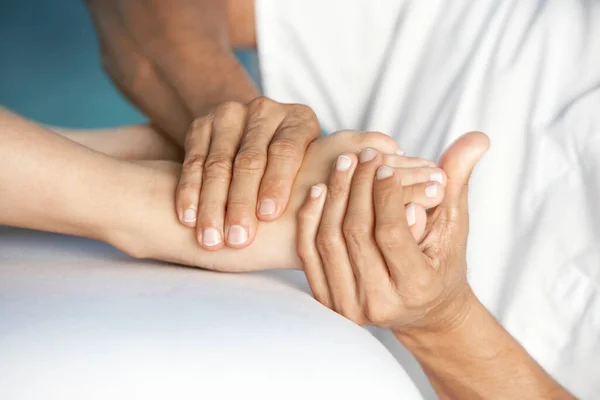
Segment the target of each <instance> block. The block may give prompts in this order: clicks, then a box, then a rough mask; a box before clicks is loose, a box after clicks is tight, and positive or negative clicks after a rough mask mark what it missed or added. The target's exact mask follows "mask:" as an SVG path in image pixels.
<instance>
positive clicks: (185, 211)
mask: <svg viewBox="0 0 600 400" xmlns="http://www.w3.org/2000/svg"><path fill="white" fill-rule="evenodd" d="M320 135H321V128H320V125H319V121H318V120H317V117H316V116H315V113H314V112H313V111H312V110H311V109H310V108H309V107H307V106H304V105H301V104H283V103H278V102H276V101H273V100H270V99H268V98H265V97H258V98H256V99H254V100H252V101H251V102H249V103H247V104H243V103H239V102H227V103H223V104H221V105H220V106H218V107H216V108H215V109H214V110H213V111H211V112H210V113H208V114H207V115H206V116H204V117H201V118H197V119H196V120H195V121H194V122H193V123H192V125H191V127H190V129H189V131H188V134H187V138H186V142H185V161H184V163H183V169H182V172H181V178H180V180H179V185H178V186H177V196H176V207H177V213H178V217H179V220H180V221H181V223H182V224H184V225H186V226H188V227H196V232H197V238H198V241H199V243H200V244H201V245H202V246H203V247H204V248H206V249H208V250H218V249H220V248H222V247H224V246H225V245H226V246H228V247H233V248H243V247H246V246H248V245H249V244H250V243H252V241H253V240H254V236H255V235H256V228H257V225H258V220H259V219H260V220H262V221H273V220H276V219H277V218H279V217H280V216H281V215H282V214H283V212H284V211H285V209H286V207H287V205H288V201H289V198H290V193H291V190H292V185H293V184H294V180H295V178H296V175H297V173H298V170H299V169H300V166H301V165H302V161H303V160H304V155H305V153H306V151H307V148H308V145H309V144H310V143H311V142H313V141H314V140H315V139H317V138H318V137H319V136H320Z"/></svg>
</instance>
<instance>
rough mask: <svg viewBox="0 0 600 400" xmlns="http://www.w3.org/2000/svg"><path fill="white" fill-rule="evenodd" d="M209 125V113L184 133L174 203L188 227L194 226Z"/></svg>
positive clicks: (183, 222)
mask: <svg viewBox="0 0 600 400" xmlns="http://www.w3.org/2000/svg"><path fill="white" fill-rule="evenodd" d="M211 125H212V116H211V115H209V116H206V117H203V118H198V119H196V120H194V122H193V123H192V124H191V125H190V128H189V130H188V133H187V135H186V146H185V147H186V154H185V160H184V161H183V166H182V168H181V175H180V177H179V184H178V185H177V190H176V192H175V204H176V207H177V215H178V216H179V221H181V223H182V224H184V225H185V226H189V227H195V226H196V220H197V217H198V198H199V197H200V188H201V187H202V172H203V170H204V162H205V161H206V155H207V154H208V148H209V146H210V132H211Z"/></svg>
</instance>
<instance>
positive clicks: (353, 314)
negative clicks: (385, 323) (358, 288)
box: [336, 302, 365, 325]
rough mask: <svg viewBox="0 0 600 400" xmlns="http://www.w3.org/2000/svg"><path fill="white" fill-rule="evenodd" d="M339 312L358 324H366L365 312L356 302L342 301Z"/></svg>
mask: <svg viewBox="0 0 600 400" xmlns="http://www.w3.org/2000/svg"><path fill="white" fill-rule="evenodd" d="M336 308H337V309H338V312H339V313H340V314H342V315H343V316H344V317H346V318H347V319H349V320H350V321H352V322H354V323H355V324H357V325H362V324H364V322H365V321H364V314H363V313H362V312H361V311H360V310H359V308H358V307H357V306H356V304H354V302H342V303H341V304H340V305H339V306H338V307H336Z"/></svg>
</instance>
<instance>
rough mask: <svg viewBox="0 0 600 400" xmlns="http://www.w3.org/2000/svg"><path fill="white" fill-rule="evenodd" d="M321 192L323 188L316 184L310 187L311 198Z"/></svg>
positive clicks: (314, 197)
mask: <svg viewBox="0 0 600 400" xmlns="http://www.w3.org/2000/svg"><path fill="white" fill-rule="evenodd" d="M321 193H323V189H321V188H320V187H318V186H313V187H311V188H310V197H312V198H313V199H316V198H317V197H319V196H320V195H321Z"/></svg>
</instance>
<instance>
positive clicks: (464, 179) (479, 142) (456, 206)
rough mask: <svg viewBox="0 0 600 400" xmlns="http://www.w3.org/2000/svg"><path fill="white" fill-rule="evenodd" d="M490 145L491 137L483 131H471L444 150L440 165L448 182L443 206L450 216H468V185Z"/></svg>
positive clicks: (456, 217)
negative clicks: (472, 173) (476, 166)
mask: <svg viewBox="0 0 600 400" xmlns="http://www.w3.org/2000/svg"><path fill="white" fill-rule="evenodd" d="M489 147H490V141H489V138H488V137H487V136H486V135H485V134H483V133H481V132H470V133H467V134H465V135H463V136H461V137H460V138H458V139H457V140H456V141H455V142H454V143H453V144H452V145H450V147H449V148H448V149H447V150H446V151H445V152H444V154H443V155H442V158H441V159H440V167H441V168H442V169H443V170H444V171H445V172H446V175H447V179H448V184H447V189H446V196H445V198H444V202H443V204H442V205H443V207H444V208H445V209H447V210H448V211H450V218H451V219H453V220H457V219H458V218H459V217H462V218H467V213H468V211H467V200H468V191H467V185H468V182H469V179H470V177H471V172H472V171H473V169H474V168H475V165H477V163H478V162H479V160H480V159H481V157H483V155H484V154H485V153H486V152H487V150H488V149H489Z"/></svg>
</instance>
